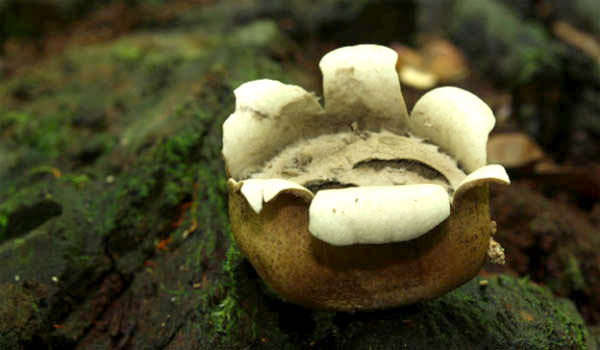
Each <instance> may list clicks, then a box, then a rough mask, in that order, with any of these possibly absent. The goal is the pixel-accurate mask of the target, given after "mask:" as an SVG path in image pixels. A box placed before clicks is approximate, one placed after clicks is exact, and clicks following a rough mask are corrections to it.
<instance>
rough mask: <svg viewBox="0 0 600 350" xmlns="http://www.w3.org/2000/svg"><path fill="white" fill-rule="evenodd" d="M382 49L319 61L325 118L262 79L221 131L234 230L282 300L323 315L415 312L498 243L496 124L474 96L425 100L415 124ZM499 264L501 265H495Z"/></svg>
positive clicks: (297, 95) (391, 56)
mask: <svg viewBox="0 0 600 350" xmlns="http://www.w3.org/2000/svg"><path fill="white" fill-rule="evenodd" d="M396 60H397V55H396V53H395V52H394V51H393V50H391V49H388V48H386V47H382V46H377V45H358V46H352V47H343V48H340V49H337V50H334V51H332V52H329V53H328V54H326V55H325V56H324V57H323V58H322V59H321V62H320V68H321V71H322V73H323V90H324V95H325V96H324V97H325V108H324V109H323V108H322V107H321V105H320V104H319V102H318V100H317V98H316V97H315V96H314V95H313V94H311V93H309V92H307V91H305V90H304V89H302V88H300V87H298V86H294V85H286V84H283V83H281V82H278V81H273V80H267V79H264V80H255V81H251V82H247V83H245V84H242V85H241V86H240V87H239V88H237V89H236V90H235V92H234V93H235V96H236V106H235V111H234V113H233V114H231V115H230V116H229V118H228V119H227V120H226V121H225V123H224V124H223V156H224V158H225V164H226V168H227V173H228V176H229V177H230V178H229V181H228V187H229V214H230V221H231V227H232V230H233V233H234V236H235V239H236V241H237V243H238V245H239V247H240V249H241V250H242V251H243V252H244V253H245V254H246V256H247V257H248V259H249V260H250V262H251V263H252V265H253V266H254V268H255V269H256V271H257V272H258V274H259V275H260V276H261V278H262V279H263V280H264V281H265V282H266V283H267V285H269V286H270V287H271V288H272V289H273V290H274V291H275V292H276V293H277V294H278V295H279V296H281V297H282V298H284V299H285V300H288V301H290V302H293V303H297V304H300V305H304V306H307V307H312V308H319V309H332V310H344V311H353V310H360V309H381V308H387V307H393V306H398V305H404V304H410V303H414V302H417V301H420V300H424V299H429V298H434V297H436V296H439V295H442V294H444V293H446V292H448V291H450V290H452V289H454V288H456V287H458V286H460V285H461V284H463V283H465V282H466V281H468V280H470V279H471V278H473V276H474V275H475V274H476V273H477V272H478V271H479V269H480V268H481V265H482V264H483V263H484V261H485V257H486V253H487V252H488V250H489V251H490V252H491V253H492V254H494V260H495V261H499V262H501V261H502V259H501V258H503V255H502V250H501V248H500V247H499V246H496V244H497V243H496V242H495V241H493V239H492V238H491V236H492V234H493V230H494V228H493V226H494V225H493V222H492V221H491V220H490V216H489V206H488V188H487V187H488V186H487V184H488V183H489V182H498V183H504V184H508V183H509V179H508V176H507V174H506V172H505V170H504V168H503V167H502V166H500V165H486V153H485V152H486V142H487V138H488V134H489V132H490V131H491V129H492V128H493V126H494V123H495V118H494V115H493V113H492V111H491V110H490V108H489V107H488V106H487V105H486V104H485V103H484V102H483V101H481V100H480V99H479V98H478V97H476V96H475V95H473V94H471V93H469V92H467V91H465V90H462V89H459V88H454V87H442V88H437V89H434V90H431V91H429V92H428V93H426V94H425V95H424V96H422V97H421V99H419V101H418V102H417V103H416V105H415V106H414V108H413V110H412V112H411V114H410V115H409V114H408V112H407V109H406V106H405V104H404V100H403V97H402V94H401V91H400V84H399V82H398V75H397V72H396V70H395V66H396ZM500 255H502V256H501V257H500Z"/></svg>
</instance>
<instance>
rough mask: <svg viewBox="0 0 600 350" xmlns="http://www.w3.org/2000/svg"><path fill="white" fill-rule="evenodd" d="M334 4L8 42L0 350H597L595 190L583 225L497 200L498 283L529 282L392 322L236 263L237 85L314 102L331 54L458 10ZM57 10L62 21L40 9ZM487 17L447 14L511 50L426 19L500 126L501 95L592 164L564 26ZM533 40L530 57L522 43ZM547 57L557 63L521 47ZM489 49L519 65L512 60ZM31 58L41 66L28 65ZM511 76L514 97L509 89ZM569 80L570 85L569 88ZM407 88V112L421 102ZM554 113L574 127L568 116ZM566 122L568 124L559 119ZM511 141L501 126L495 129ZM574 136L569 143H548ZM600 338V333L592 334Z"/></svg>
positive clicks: (553, 211) (573, 213)
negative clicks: (309, 95) (233, 144)
mask: <svg viewBox="0 0 600 350" xmlns="http://www.w3.org/2000/svg"><path fill="white" fill-rule="evenodd" d="M342 2H343V1H339V0H328V1H323V2H322V3H320V4H319V5H314V4H313V5H312V6H310V7H305V6H304V4H305V3H304V2H303V1H300V0H298V1H293V6H292V7H289V8H283V7H281V6H280V5H278V3H277V2H272V1H255V2H236V1H232V2H229V1H221V2H219V3H217V4H214V5H211V4H210V1H208V2H205V1H200V2H196V1H183V2H181V3H186V4H185V6H184V5H181V6H184V7H185V11H178V9H181V8H184V7H179V6H180V5H174V4H173V3H171V2H164V3H161V2H160V1H157V2H155V3H154V2H153V4H154V5H151V4H148V8H149V9H150V10H148V11H147V12H145V11H142V12H141V13H142V14H143V15H147V16H146V17H145V18H139V16H140V13H134V12H131V11H130V12H129V13H128V11H129V10H130V8H129V7H127V6H123V4H122V3H119V2H114V3H113V4H112V5H110V6H109V7H107V8H105V9H104V10H103V11H104V12H103V11H98V12H94V11H92V12H91V15H90V17H89V18H88V19H83V20H82V21H81V22H79V21H78V20H77V21H75V22H72V23H75V24H74V26H73V27H69V28H79V29H77V30H75V31H74V34H73V35H74V37H75V38H74V37H71V36H70V34H69V33H67V32H63V34H64V36H62V34H61V32H60V28H58V29H57V32H52V33H57V34H56V36H55V38H56V39H55V41H53V39H50V40H46V41H44V40H42V42H41V43H39V44H33V47H34V48H32V49H31V51H28V50H29V49H28V47H29V48H31V47H32V46H31V44H28V45H29V46H28V45H24V46H20V43H21V42H20V41H18V40H17V41H15V40H16V39H15V37H9V38H8V40H7V41H5V43H8V44H5V46H4V50H5V51H4V53H5V56H3V57H2V59H3V60H2V63H1V64H0V66H1V67H0V69H1V70H2V73H3V74H4V76H6V77H7V78H6V79H4V80H3V81H2V82H0V105H2V106H3V107H4V108H3V110H2V111H0V136H1V137H0V163H1V164H2V166H1V167H0V348H7V349H18V348H35V349H38V348H39V349H44V348H53V349H137V348H144V349H157V350H158V349H182V348H184V349H211V350H215V349H217V350H218V349H238V348H240V349H241V348H256V349H282V348H288V349H306V348H313V349H329V348H343V349H389V348H427V347H429V348H442V347H444V348H449V349H464V348H472V349H506V348H527V349H584V348H587V349H593V348H594V338H593V337H594V335H593V334H590V333H589V332H588V328H587V326H586V321H587V323H588V324H596V325H597V324H598V317H599V316H598V314H597V310H598V305H599V304H600V303H599V302H598V299H597V298H598V297H597V296H598V295H600V291H599V290H598V281H599V279H600V277H598V275H599V274H598V267H597V266H599V265H600V262H599V261H598V253H597V247H599V246H600V245H599V243H598V242H597V237H599V236H598V235H597V234H596V233H597V231H598V223H599V222H600V220H599V219H597V218H598V217H600V215H597V212H596V214H594V213H595V212H594V211H590V208H593V207H594V201H596V202H597V199H598V198H597V197H593V196H591V197H590V195H589V193H593V192H585V193H586V199H585V203H588V204H589V203H590V202H591V204H590V205H587V206H580V207H579V208H575V207H574V206H575V205H578V203H580V202H577V201H569V202H568V204H566V206H565V204H564V203H559V202H560V201H559V200H558V199H557V198H556V197H551V196H544V195H543V194H541V193H542V191H541V189H540V188H539V187H536V186H529V184H531V182H528V181H526V182H527V183H528V185H527V186H521V185H519V184H515V185H514V186H510V187H508V188H503V189H501V190H500V189H498V190H495V191H494V192H493V193H496V196H495V197H494V200H493V203H492V207H493V212H492V216H493V217H494V219H495V220H496V221H497V222H498V228H499V230H498V234H497V236H496V238H497V240H499V241H500V242H501V243H502V244H503V245H504V246H505V247H506V248H507V258H508V261H507V262H508V269H507V270H501V271H504V272H506V273H510V274H512V275H516V274H518V275H521V276H525V275H529V276H530V278H529V279H527V278H515V277H511V276H509V275H506V274H501V275H489V274H487V275H485V276H484V277H478V278H477V279H475V280H473V281H471V282H469V283H467V284H465V285H464V286H462V287H461V288H459V289H457V290H455V291H453V292H452V293H449V294H448V295H446V296H443V297H441V298H439V299H436V300H432V301H428V302H424V303H420V304H417V305H413V306H410V307H406V308H400V309H394V310H388V311H382V312H373V313H356V314H344V313H333V312H318V311H311V310H306V309H303V308H301V307H298V306H295V305H291V304H289V303H286V302H284V301H282V300H280V299H279V298H277V297H276V296H274V295H273V294H272V293H271V292H270V291H269V289H268V287H266V286H265V285H264V284H263V283H262V282H261V281H260V279H259V278H258V276H257V275H256V273H255V272H254V270H253V269H252V267H251V266H250V264H249V263H248V262H247V261H246V260H245V258H244V257H243V256H242V255H241V253H240V252H239V251H238V250H237V248H236V246H235V244H233V243H232V240H231V238H230V232H229V226H228V219H227V190H226V178H225V172H224V169H223V163H222V160H221V158H220V151H221V127H222V122H223V121H224V120H225V118H226V117H227V116H228V115H229V113H231V112H232V111H233V107H234V99H233V94H232V90H233V89H234V88H236V87H238V86H239V85H240V84H242V83H243V82H246V81H249V80H253V79H259V78H271V79H279V80H281V81H283V82H285V83H290V84H298V85H300V86H303V87H305V88H306V89H307V90H311V91H313V90H314V91H317V92H318V90H319V89H320V87H319V85H320V77H318V74H315V72H317V71H318V69H317V62H318V58H319V57H320V56H321V55H322V53H323V52H325V51H327V50H329V49H331V48H333V47H336V46H340V45H342V44H349V43H353V42H354V41H355V40H357V37H355V36H353V35H354V34H356V33H366V34H368V36H369V38H368V39H369V40H370V39H373V40H375V39H374V38H377V41H379V42H381V43H384V44H387V43H390V42H392V41H395V40H407V41H413V37H416V35H417V32H418V31H421V30H424V29H423V28H427V23H428V22H427V16H429V17H431V18H434V17H435V14H436V12H435V11H434V10H435V7H436V6H439V5H440V4H442V3H445V2H435V4H434V3H432V2H427V1H415V2H405V3H403V4H402V5H399V6H398V7H397V8H394V9H392V10H390V9H389V6H387V4H386V3H385V1H355V2H353V5H352V6H350V7H348V8H345V9H344V11H340V4H341V3H342ZM552 2H553V3H555V2H554V1H552ZM11 3H15V2H14V1H13V2H11ZM59 3H60V4H66V3H65V2H45V4H59ZM78 3H81V2H80V1H73V2H68V4H69V6H71V5H72V6H75V5H76V4H78ZM176 3H177V4H179V3H180V2H176ZM198 3H199V6H195V5H197V4H198ZM251 3H252V4H251ZM464 3H467V4H468V3H471V4H472V5H473V3H475V2H473V1H469V2H464ZM486 3H488V4H492V6H484V5H477V4H475V5H476V6H475V5H474V6H472V7H471V8H470V7H469V5H461V7H456V8H451V9H449V11H438V12H437V13H440V14H442V15H443V16H442V17H443V18H451V19H452V21H453V22H454V21H456V23H458V22H460V21H462V20H465V21H468V23H469V25H470V28H479V29H482V30H481V32H482V33H484V34H485V35H486V38H487V39H489V40H491V41H490V42H495V43H499V44H498V45H492V46H487V47H480V46H478V42H472V41H470V40H469V38H472V33H473V32H474V31H473V30H468V31H466V32H464V31H462V30H460V29H461V27H460V26H456V24H455V23H454V24H453V23H448V22H447V21H446V20H440V21H438V20H435V18H434V19H433V23H439V24H440V25H442V27H443V28H442V30H443V31H445V32H447V33H449V35H450V36H451V37H452V38H453V40H454V41H455V42H456V43H457V44H458V45H459V47H460V48H462V49H463V50H464V51H465V52H466V54H467V56H468V58H469V59H471V61H473V63H474V66H476V67H475V69H474V76H473V77H471V78H469V79H468V80H466V81H463V82H461V83H460V86H463V87H466V88H469V89H470V90H472V91H474V92H475V93H476V94H478V95H482V96H484V98H486V100H488V101H490V104H491V105H492V107H494V108H495V109H496V110H498V109H501V107H502V106H504V105H505V104H506V101H507V98H506V96H507V95H508V96H509V97H510V98H508V100H509V101H511V99H512V101H514V102H513V104H511V107H512V108H514V111H515V114H516V115H517V117H518V118H517V119H519V120H521V123H522V125H523V128H524V129H525V130H529V131H531V132H532V135H533V136H535V137H537V138H538V139H539V140H541V143H542V144H543V146H545V147H544V150H545V151H547V152H549V153H550V154H552V155H557V157H558V158H560V157H563V158H564V157H568V158H573V159H575V160H577V159H579V160H581V157H582V156H583V157H584V158H585V157H587V158H589V159H592V160H593V159H596V158H595V157H597V154H600V153H598V152H596V150H597V143H594V142H593V140H594V138H593V137H592V136H593V135H595V134H594V133H595V132H596V131H595V130H596V129H597V126H596V124H594V123H593V121H594V120H595V119H594V118H593V115H594V113H595V112H594V111H596V110H597V109H596V108H597V101H598V99H594V98H593V97H594V96H595V95H596V94H597V91H598V90H597V83H596V81H595V80H594V79H595V78H594V75H593V74H590V73H589V72H592V71H594V70H593V69H592V68H590V67H593V66H592V65H591V64H590V61H589V59H587V58H586V57H585V56H584V55H583V54H582V53H580V52H578V51H577V50H576V49H574V48H573V47H571V46H568V45H565V44H564V43H562V42H559V41H557V39H556V38H554V37H553V36H552V35H550V34H549V33H550V28H549V27H548V28H545V27H544V26H543V25H542V22H543V21H546V22H547V21H552V17H544V19H543V20H542V18H541V17H540V15H539V14H537V13H536V12H535V11H536V10H532V11H533V12H532V13H531V14H529V15H528V16H529V18H530V20H528V21H525V20H523V19H522V18H521V17H519V15H518V14H517V12H516V10H514V9H512V10H511V8H512V7H508V5H507V6H505V8H507V9H508V10H506V11H499V12H494V11H496V10H495V9H496V8H497V7H498V6H503V7H504V5H502V4H501V2H499V1H493V0H490V1H488V2H486ZM513 3H516V2H511V5H510V6H513V5H514V4H513ZM519 3H520V4H524V3H528V2H519ZM585 3H589V2H588V1H584V0H577V1H573V2H568V4H567V2H565V4H563V5H561V6H562V7H561V9H562V10H561V11H562V12H561V15H564V16H565V18H566V19H569V20H571V19H573V20H574V19H578V22H577V23H582V24H585V27H584V28H583V29H584V30H588V31H591V30H592V27H593V26H594V23H595V22H594V21H593V20H592V21H589V20H586V18H588V16H590V15H589V14H588V13H593V11H588V12H580V11H579V10H577V8H575V5H572V4H579V5H581V4H585ZM250 5H252V6H250ZM571 5H572V6H571ZM579 5H577V6H579ZM45 6H46V5H45ZM144 6H146V5H144ZM154 6H156V7H154ZM161 6H162V7H161ZM188 6H189V7H188ZM515 6H516V5H515ZM584 7H585V6H584ZM1 10H4V8H2V9H0V11H1ZM39 10H40V9H37V10H36V11H39ZM314 11H317V13H321V14H322V15H320V16H317V17H315V16H314V13H315V12H314ZM41 13H44V12H43V11H42V12H41ZM48 13H49V12H48ZM448 13H452V15H451V16H450V15H448ZM49 14H50V13H49ZM409 14H411V15H410V16H409ZM490 14H492V15H493V14H496V15H498V16H503V17H505V16H508V18H509V20H510V23H513V24H514V26H504V27H498V28H491V27H488V26H487V25H491V24H493V23H496V22H495V21H487V22H486V21H481V18H488V17H489V16H490ZM269 17H271V18H276V19H277V20H276V21H273V20H269V19H268V18H269ZM407 17H408V19H407ZM123 18H125V19H124V20H122V21H121V19H123ZM417 18H418V20H417ZM532 21H535V24H532ZM117 22H118V23H117ZM383 22H390V23H397V24H398V25H397V26H395V27H394V28H387V27H386V26H382V25H381V23H383ZM417 22H418V23H417ZM374 23H375V24H377V25H373V24H374ZM586 23H587V24H586ZM111 24H114V26H111ZM107 27H110V30H106V28H107ZM344 28H347V29H344ZM374 28H379V29H378V30H375V29H374ZM417 28H419V29H417ZM492 29H494V30H492ZM509 29H510V31H509ZM45 30H46V29H44V33H45V34H52V33H50V32H48V33H46V32H45ZM53 30H54V29H53ZM538 32H541V33H545V34H541V35H540V36H536V35H537V34H535V33H538ZM125 33H127V34H126V35H125ZM523 33H524V35H525V37H529V36H530V35H533V37H532V41H527V40H525V41H519V40H517V39H518V38H520V37H523V35H522V34H523ZM532 33H533V34H532ZM67 34H69V35H67ZM78 36H81V38H79V39H77V38H76V37H78ZM42 37H46V38H48V36H42ZM67 38H74V39H69V40H67ZM405 38H407V39H405ZM361 41H365V40H361ZM482 42H483V41H482ZM485 42H488V41H485ZM539 42H541V43H542V44H543V45H542V46H540V47H549V50H548V51H544V50H540V51H531V50H527V49H528V48H530V46H531V45H532V43H533V44H535V43H539ZM548 42H551V43H552V45H547V44H548ZM81 43H85V45H80V44H81ZM7 45H8V46H7ZM36 45H40V47H36ZM512 45H515V46H514V47H516V48H517V49H514V47H513V46H512ZM534 46H535V45H534ZM16 47H21V48H24V49H23V50H24V51H20V50H18V49H15V48H16ZM493 47H511V49H510V50H508V49H507V50H506V53H504V54H501V55H498V53H497V52H494V51H493V50H491V49H490V48H493ZM557 47H558V48H557ZM53 48H54V49H53ZM38 50H39V51H38ZM28 52H29V53H28ZM39 52H45V53H46V55H42V57H43V58H42V59H39V58H35V57H37V56H39V55H38V53H39ZM503 52H504V51H503ZM503 52H501V53H503ZM511 52H516V53H518V54H517V55H516V56H511V55H509V54H508V53H511ZM531 52H534V53H536V54H534V55H530V56H527V55H525V54H522V53H531ZM556 57H558V60H557V59H555V58H556ZM492 58H497V59H498V60H499V61H500V62H501V63H494V62H496V61H493V60H492ZM34 62H35V64H34ZM490 62H491V63H490ZM507 62H508V63H507ZM556 62H567V63H568V65H561V64H558V65H557V64H556ZM498 66H502V67H509V68H510V69H508V68H504V69H508V70H507V71H506V72H504V73H506V74H508V75H505V74H497V75H496V74H492V75H490V76H489V78H492V79H493V80H495V82H494V83H495V84H500V85H508V86H510V90H506V88H504V89H505V90H502V89H503V88H502V87H500V88H498V87H494V88H491V86H492V84H491V82H490V81H489V80H488V76H487V75H486V74H487V73H486V72H489V70H490V69H494V67H498ZM490 67H492V68H490ZM506 76H510V77H511V78H510V79H508V80H510V81H503V82H501V81H498V79H506V78H504V77H506ZM540 76H541V77H542V78H543V79H538V78H539V77H540ZM564 76H569V77H570V79H573V81H568V82H565V81H563V80H561V78H557V77H564ZM502 83H503V84H502ZM575 83H576V84H577V86H578V87H579V90H577V89H573V88H572V86H573V85H570V84H575ZM595 84H596V85H595ZM546 87H548V88H547V89H546ZM498 89H500V90H499V91H500V93H498ZM403 90H404V92H405V96H406V97H407V98H406V100H407V102H408V104H409V107H410V106H411V105H412V104H413V103H414V101H415V100H416V98H417V97H418V96H420V95H421V94H422V91H419V90H418V89H411V88H406V87H404V88H403ZM575 91H582V93H581V94H575ZM532 92H536V93H532ZM559 106H560V107H564V108H559ZM557 111H560V113H563V114H565V115H570V116H571V115H572V116H574V117H573V118H557V117H556V113H557ZM565 120H569V121H570V123H571V124H569V125H567V126H564V127H557V125H556V124H555V123H556V122H557V121H565ZM516 125H519V124H518V123H517V122H516V121H515V119H509V120H508V122H505V123H500V125H499V126H500V127H501V128H506V129H510V128H515V127H517V126H516ZM536 125H541V128H540V129H536ZM561 129H564V130H567V134H568V135H567V137H566V138H561V139H560V142H557V143H555V144H554V143H553V141H555V140H557V136H556V135H557V134H558V131H559V130H561ZM562 146H566V147H565V148H560V147H562ZM554 147H555V148H554ZM578 157H579V158H578ZM379 165H380V164H379ZM379 165H375V164H370V166H379ZM404 165H405V164H403V166H404ZM511 175H512V174H511ZM526 180H527V179H526ZM563 180H564V178H563ZM517 182H518V181H517ZM572 182H573V181H567V182H566V183H567V184H568V186H565V187H564V188H565V189H566V191H568V193H569V194H570V195H571V194H572V193H573V192H576V191H579V189H577V188H576V187H575V186H573V184H572ZM586 183H587V182H586ZM578 193H579V192H578ZM568 198H571V197H570V196H569V197H568ZM488 271H498V270H492V269H491V268H488ZM533 281H536V282H539V283H542V284H543V285H544V286H543V287H540V286H539V285H538V284H536V283H534V282H533ZM551 292H552V293H554V294H552V293H551ZM557 295H558V296H565V297H567V298H569V299H563V298H559V297H557ZM575 307H577V309H576V308H575ZM580 313H581V314H580ZM582 316H583V317H582ZM591 329H592V331H593V332H595V333H594V334H598V331H597V329H598V326H595V327H592V328H591ZM596 337H597V335H596Z"/></svg>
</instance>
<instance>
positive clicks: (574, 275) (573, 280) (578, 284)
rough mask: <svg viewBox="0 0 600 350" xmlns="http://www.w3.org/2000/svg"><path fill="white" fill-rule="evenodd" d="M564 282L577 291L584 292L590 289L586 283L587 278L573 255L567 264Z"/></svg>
mask: <svg viewBox="0 0 600 350" xmlns="http://www.w3.org/2000/svg"><path fill="white" fill-rule="evenodd" d="M564 275H565V277H564V280H565V281H566V282H567V283H569V284H570V289H571V290H575V291H583V290H586V289H588V286H587V284H586V283H585V277H584V276H583V272H582V271H581V268H580V267H579V262H578V261H577V258H576V257H575V256H573V255H569V257H568V259H567V263H566V264H565V271H564Z"/></svg>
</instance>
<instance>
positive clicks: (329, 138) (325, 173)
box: [250, 130, 466, 194]
mask: <svg viewBox="0 0 600 350" xmlns="http://www.w3.org/2000/svg"><path fill="white" fill-rule="evenodd" d="M465 177H466V175H465V173H464V172H463V171H462V170H461V169H460V168H459V167H458V165H457V163H456V161H455V160H454V159H452V157H450V156H448V155H447V154H445V153H443V152H441V151H440V150H439V149H438V147H437V146H435V145H433V144H430V143H427V142H426V141H425V140H424V139H421V138H417V137H414V136H410V135H408V134H407V135H396V134H394V133H391V132H389V131H385V130H383V131H380V132H369V131H365V132H357V131H356V130H354V131H347V132H340V133H336V134H327V135H321V136H319V137H315V138H313V139H308V140H307V139H303V140H301V141H299V142H296V143H294V144H292V145H290V146H288V147H287V148H285V149H284V150H283V151H281V152H280V153H279V154H278V155H277V156H275V157H274V158H273V159H271V160H270V161H268V162H267V163H266V164H265V165H264V167H263V169H261V171H259V172H257V173H254V174H251V175H250V178H257V179H269V178H283V179H287V180H290V181H293V182H295V183H298V184H301V185H303V186H305V187H308V188H309V189H310V188H312V189H316V190H318V189H321V188H323V187H319V185H322V184H325V185H326V186H325V188H327V186H332V187H350V186H391V185H407V184H425V183H433V184H437V185H440V186H442V187H444V188H445V189H446V191H447V192H448V193H449V194H452V192H453V191H454V188H455V186H457V185H458V184H459V183H460V181H462V180H463V179H464V178H465Z"/></svg>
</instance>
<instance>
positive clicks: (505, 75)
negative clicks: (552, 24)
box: [449, 0, 558, 86]
mask: <svg viewBox="0 0 600 350" xmlns="http://www.w3.org/2000/svg"><path fill="white" fill-rule="evenodd" d="M450 18H451V21H450V22H451V23H450V24H449V33H450V35H451V37H452V39H453V40H454V41H455V42H456V43H457V44H458V45H459V46H461V47H462V48H464V50H465V51H466V53H467V54H468V55H469V56H471V57H476V58H477V59H473V62H475V64H476V65H477V68H478V69H479V70H480V71H482V72H485V73H487V74H490V75H491V77H492V78H493V79H494V80H496V81H498V82H501V83H503V84H507V85H510V86H515V85H517V84H521V83H524V82H527V81H530V80H531V79H532V77H534V76H537V75H540V74H542V73H544V74H548V72H549V71H555V70H556V68H557V66H558V64H557V63H558V62H557V60H558V58H557V55H556V53H557V51H556V48H555V47H554V46H553V44H552V43H551V41H550V38H549V37H548V35H547V34H546V31H545V29H544V28H543V26H542V25H540V24H536V23H529V22H524V21H522V20H521V19H519V18H518V17H517V16H516V15H515V14H514V13H513V12H511V11H510V10H509V9H508V8H507V7H505V6H504V5H503V4H501V3H500V2H498V1H476V0H467V1H458V2H456V5H455V6H454V9H453V10H452V16H451V17H450ZM474 32H477V33H479V36H478V37H477V39H475V38H474V37H473V35H472V33H474Z"/></svg>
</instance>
